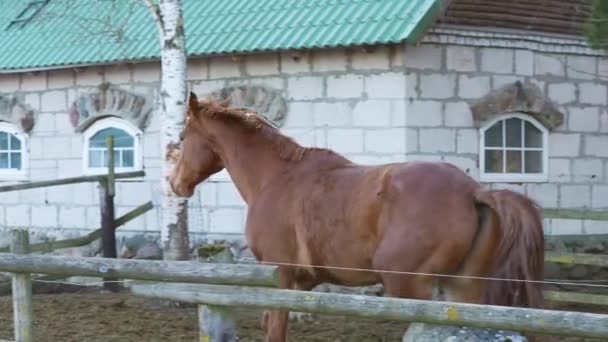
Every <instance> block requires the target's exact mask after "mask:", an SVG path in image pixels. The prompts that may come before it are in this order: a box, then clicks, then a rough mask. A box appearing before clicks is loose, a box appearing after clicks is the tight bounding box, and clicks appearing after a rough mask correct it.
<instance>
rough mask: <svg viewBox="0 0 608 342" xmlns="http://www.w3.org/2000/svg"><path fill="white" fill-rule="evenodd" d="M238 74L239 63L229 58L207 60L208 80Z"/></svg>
mask: <svg viewBox="0 0 608 342" xmlns="http://www.w3.org/2000/svg"><path fill="white" fill-rule="evenodd" d="M240 74H241V73H240V71H239V62H238V61H235V59H233V58H232V57H231V56H218V57H212V58H210V59H209V78H211V79H218V78H229V77H238V76H240ZM134 78H135V77H134Z"/></svg>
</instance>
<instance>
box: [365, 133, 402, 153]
mask: <svg viewBox="0 0 608 342" xmlns="http://www.w3.org/2000/svg"><path fill="white" fill-rule="evenodd" d="M365 151H366V152H375V153H395V154H399V153H405V130H404V129H398V128H385V129H369V130H366V131H365Z"/></svg>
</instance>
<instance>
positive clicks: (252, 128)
mask: <svg viewBox="0 0 608 342" xmlns="http://www.w3.org/2000/svg"><path fill="white" fill-rule="evenodd" d="M199 113H200V114H203V115H207V116H208V117H211V118H213V119H215V120H221V121H223V122H225V123H227V124H237V125H240V126H241V127H243V128H245V129H246V130H248V131H249V132H252V133H253V134H261V135H262V136H263V137H264V138H265V139H267V141H269V142H270V143H271V145H272V146H273V148H274V149H275V151H277V152H278V153H279V156H280V157H281V158H282V159H284V160H288V161H300V160H302V159H303V158H304V156H305V155H306V154H310V153H326V154H329V155H334V156H336V157H341V156H340V155H338V154H337V153H335V152H333V151H330V150H328V149H324V148H317V147H305V146H302V145H300V144H298V143H297V142H296V141H295V140H294V139H292V138H291V137H289V136H286V135H284V134H282V133H281V131H279V129H278V128H276V127H275V126H274V125H272V124H271V123H270V122H269V121H268V120H267V119H265V118H264V117H263V116H261V115H260V114H258V113H257V112H255V111H253V110H251V109H248V108H240V107H230V106H229V100H224V101H217V100H215V99H213V98H206V99H203V100H201V101H199ZM200 114H199V115H200ZM341 158H343V157H341Z"/></svg>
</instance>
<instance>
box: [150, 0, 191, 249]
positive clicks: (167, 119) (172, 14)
mask: <svg viewBox="0 0 608 342" xmlns="http://www.w3.org/2000/svg"><path fill="white" fill-rule="evenodd" d="M143 1H144V3H145V4H146V6H148V8H149V9H150V10H151V13H152V15H153V16H154V19H155V21H156V26H157V28H158V31H159V38H160V49H161V90H160V102H161V112H160V115H161V119H160V122H161V128H160V143H161V155H162V157H163V164H162V173H161V178H160V182H161V189H162V202H161V203H162V204H161V244H162V248H163V255H164V259H166V260H185V259H189V244H190V243H189V238H188V202H187V199H186V198H181V197H177V196H176V195H175V194H174V193H173V191H171V187H170V186H169V182H168V176H169V175H170V174H171V172H172V170H173V167H174V165H175V161H174V159H172V158H171V154H172V152H173V150H175V149H176V148H177V146H178V145H179V134H180V132H181V130H182V129H183V125H184V119H185V114H186V47H185V37H184V24H183V16H182V6H181V1H180V0H159V3H158V5H156V4H154V3H152V0H143Z"/></svg>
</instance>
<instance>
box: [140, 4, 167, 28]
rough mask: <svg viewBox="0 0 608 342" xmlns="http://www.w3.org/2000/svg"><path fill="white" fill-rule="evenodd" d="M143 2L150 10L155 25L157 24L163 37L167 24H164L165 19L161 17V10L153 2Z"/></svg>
mask: <svg viewBox="0 0 608 342" xmlns="http://www.w3.org/2000/svg"><path fill="white" fill-rule="evenodd" d="M141 1H142V2H143V3H144V5H145V6H146V7H147V8H148V9H149V10H150V13H151V14H152V18H153V19H154V23H156V28H157V29H158V33H159V34H160V35H161V37H162V34H163V31H164V26H165V24H164V23H163V18H162V17H161V15H160V9H159V7H158V5H157V4H155V3H153V2H152V0H141Z"/></svg>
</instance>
